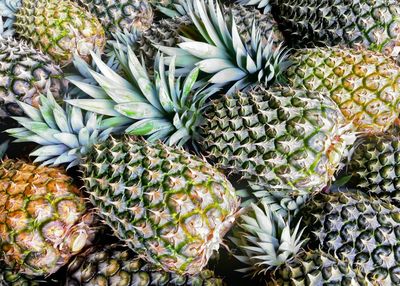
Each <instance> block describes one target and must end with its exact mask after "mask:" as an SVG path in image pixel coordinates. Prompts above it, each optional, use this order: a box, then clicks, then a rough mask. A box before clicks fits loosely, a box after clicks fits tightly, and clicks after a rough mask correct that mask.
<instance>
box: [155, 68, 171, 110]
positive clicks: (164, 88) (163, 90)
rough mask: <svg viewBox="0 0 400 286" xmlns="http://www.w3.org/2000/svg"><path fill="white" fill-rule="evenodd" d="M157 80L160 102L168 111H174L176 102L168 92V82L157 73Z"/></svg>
mask: <svg viewBox="0 0 400 286" xmlns="http://www.w3.org/2000/svg"><path fill="white" fill-rule="evenodd" d="M156 82H157V83H158V86H159V88H158V96H159V100H160V103H161V105H162V107H163V109H164V110H165V112H167V113H171V112H173V111H174V102H173V101H172V99H171V97H170V95H169V93H168V83H167V82H166V81H165V76H164V80H162V79H160V77H158V75H156Z"/></svg>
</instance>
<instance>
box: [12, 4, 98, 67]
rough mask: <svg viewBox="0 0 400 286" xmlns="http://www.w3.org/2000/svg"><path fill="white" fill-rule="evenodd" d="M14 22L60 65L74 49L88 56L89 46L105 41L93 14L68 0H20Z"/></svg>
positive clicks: (69, 57) (65, 61)
mask: <svg viewBox="0 0 400 286" xmlns="http://www.w3.org/2000/svg"><path fill="white" fill-rule="evenodd" d="M14 25H15V31H16V32H17V33H18V35H19V36H21V37H23V38H24V39H27V40H29V41H31V42H32V43H33V44H34V45H35V47H37V48H40V49H41V50H42V51H43V52H45V53H48V54H49V55H50V56H51V57H52V58H53V59H54V60H55V61H56V62H57V63H59V64H61V65H67V64H69V63H70V62H71V61H72V58H73V55H74V53H77V54H78V55H79V56H80V57H82V58H84V59H85V60H88V59H89V56H90V51H91V50H95V49H98V50H100V51H102V50H103V48H104V45H105V34H104V30H103V27H102V26H101V24H100V22H99V21H98V20H97V18H96V17H94V16H93V15H92V14H90V13H89V12H87V11H85V9H84V8H82V7H80V6H79V5H78V4H77V3H75V2H73V1H70V0H61V1H56V0H39V1H33V0H26V1H25V0H24V1H22V4H21V6H20V8H19V10H18V12H17V13H16V19H15V24H14Z"/></svg>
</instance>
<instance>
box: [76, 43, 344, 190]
mask: <svg viewBox="0 0 400 286" xmlns="http://www.w3.org/2000/svg"><path fill="white" fill-rule="evenodd" d="M93 59H94V60H95V61H96V63H97V66H98V68H99V69H100V71H101V74H100V73H96V72H94V71H93V70H92V71H90V73H91V75H92V76H93V77H94V78H95V80H96V81H97V82H98V85H99V86H100V88H99V87H97V86H95V85H90V84H86V83H82V82H79V81H77V80H75V79H71V82H72V83H73V84H75V85H76V86H77V87H78V88H80V89H81V90H82V91H84V92H86V93H87V94H88V95H89V96H90V97H92V98H90V99H72V100H68V103H70V104H72V105H74V106H76V107H80V108H83V109H86V110H89V111H92V112H96V113H98V114H101V115H104V116H111V118H113V119H114V120H118V121H119V120H121V121H122V120H129V121H130V122H129V123H126V122H124V124H125V125H124V126H123V125H121V128H122V129H125V133H127V134H130V135H140V136H147V138H148V140H149V141H154V140H157V139H161V140H164V141H165V142H166V143H167V144H168V145H175V144H176V145H178V146H183V145H185V144H190V143H193V144H192V145H195V147H197V148H198V149H202V150H204V152H205V154H206V155H207V156H208V157H209V158H210V160H211V161H213V162H214V163H216V165H217V166H218V167H221V168H223V169H225V170H226V171H227V172H229V173H235V174H239V175H241V176H242V177H243V178H244V179H246V180H249V181H251V183H252V184H255V185H261V186H262V187H266V188H269V189H276V190H285V191H286V192H293V193H295V194H296V195H298V194H304V193H307V192H311V191H315V190H320V189H322V188H323V187H325V186H326V185H327V184H328V183H329V182H330V180H331V179H332V177H333V174H334V172H335V171H336V169H337V167H338V164H339V162H340V160H341V158H342V156H343V155H344V149H345V146H346V145H347V144H348V139H351V138H350V137H349V136H347V133H348V132H347V129H348V128H349V127H350V126H348V125H347V124H345V121H344V118H343V117H342V116H341V114H340V110H339V109H338V108H337V106H336V104H335V103H334V102H333V101H331V100H330V99H329V98H326V96H323V95H321V94H319V93H317V92H307V91H302V90H294V89H291V88H285V87H277V88H275V89H273V90H272V91H269V90H268V89H267V88H266V87H265V86H262V85H260V86H258V87H256V88H254V89H251V90H249V91H248V92H246V93H241V92H237V93H235V94H232V95H231V96H227V97H224V98H223V99H221V100H219V101H218V100H217V101H214V102H213V103H212V104H210V107H209V110H208V111H207V112H205V108H206V101H207V99H208V98H209V97H210V96H211V95H212V94H215V92H217V91H218V89H217V88H215V87H213V86H212V85H211V86H210V87H206V86H204V85H203V84H201V82H197V83H196V81H197V77H198V74H199V68H195V69H194V70H192V71H191V72H190V73H189V75H188V76H187V77H186V78H185V81H183V83H182V81H181V80H180V79H177V80H175V72H176V70H175V64H174V61H175V59H172V61H171V62H170V66H169V70H168V71H166V70H165V67H164V58H163V57H162V56H161V57H159V58H157V59H156V63H155V67H154V70H155V71H156V72H155V79H154V80H152V79H150V77H149V76H148V74H147V72H146V70H145V67H143V66H141V65H140V63H139V60H138V59H137V58H136V56H135V55H134V53H133V52H132V50H131V49H129V51H128V54H127V55H126V54H125V53H122V54H120V57H119V60H120V62H121V66H124V67H125V74H126V75H127V76H126V78H127V79H125V78H124V77H123V76H120V75H118V74H117V73H115V72H113V71H112V69H111V68H109V67H108V66H107V65H106V64H105V63H104V62H102V61H101V60H100V59H99V58H98V57H96V55H93ZM177 60H178V59H177ZM117 84H118V86H117ZM181 86H182V88H181ZM149 91H150V92H149ZM160 107H161V108H160Z"/></svg>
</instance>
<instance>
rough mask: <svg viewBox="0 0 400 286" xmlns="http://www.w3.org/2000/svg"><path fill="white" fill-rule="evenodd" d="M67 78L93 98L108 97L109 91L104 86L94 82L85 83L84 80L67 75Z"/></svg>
mask: <svg viewBox="0 0 400 286" xmlns="http://www.w3.org/2000/svg"><path fill="white" fill-rule="evenodd" d="M67 79H68V80H69V81H70V82H71V83H72V84H74V85H75V86H76V87H78V88H79V89H80V90H82V91H83V92H84V93H86V94H87V95H89V96H90V97H92V98H99V99H106V98H108V95H107V93H106V92H105V91H104V89H103V88H101V87H99V86H95V85H92V84H88V83H84V82H82V81H75V80H74V79H72V78H70V77H67Z"/></svg>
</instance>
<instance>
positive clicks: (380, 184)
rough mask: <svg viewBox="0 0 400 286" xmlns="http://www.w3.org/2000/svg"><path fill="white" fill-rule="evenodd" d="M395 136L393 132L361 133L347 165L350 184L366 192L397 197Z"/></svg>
mask: <svg viewBox="0 0 400 286" xmlns="http://www.w3.org/2000/svg"><path fill="white" fill-rule="evenodd" d="M399 151H400V145H399V137H398V136H397V134H392V133H389V132H388V133H384V134H365V135H363V136H361V137H360V138H359V139H358V140H357V141H356V143H355V144H354V147H353V149H352V151H351V152H350V154H351V157H350V158H349V161H348V164H347V168H346V170H347V174H348V175H351V176H352V179H351V181H350V183H351V184H353V185H354V186H356V187H357V188H359V189H361V190H363V191H365V192H368V193H370V194H374V195H379V196H387V195H390V196H393V197H397V196H398V194H399V191H400V158H399Z"/></svg>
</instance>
